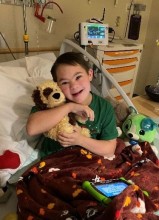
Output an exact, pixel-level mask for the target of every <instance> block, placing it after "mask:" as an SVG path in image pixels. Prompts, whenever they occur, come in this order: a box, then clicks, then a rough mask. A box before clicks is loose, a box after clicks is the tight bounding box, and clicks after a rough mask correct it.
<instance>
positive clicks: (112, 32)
mask: <svg viewBox="0 0 159 220" xmlns="http://www.w3.org/2000/svg"><path fill="white" fill-rule="evenodd" d="M111 33H113V36H112V38H111V40H109V42H110V43H111V42H113V40H114V37H115V31H114V29H113V30H112V32H111Z"/></svg>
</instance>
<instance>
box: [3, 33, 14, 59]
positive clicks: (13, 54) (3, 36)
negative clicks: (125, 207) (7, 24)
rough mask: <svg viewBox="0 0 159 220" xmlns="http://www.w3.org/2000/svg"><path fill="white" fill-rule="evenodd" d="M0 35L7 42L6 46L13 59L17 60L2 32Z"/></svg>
mask: <svg viewBox="0 0 159 220" xmlns="http://www.w3.org/2000/svg"><path fill="white" fill-rule="evenodd" d="M0 35H1V37H2V39H3V40H4V42H5V44H6V46H7V48H8V50H9V51H10V53H11V55H12V57H13V59H14V60H16V58H15V56H14V54H13V53H12V51H11V49H10V47H9V45H8V43H7V41H6V39H5V37H4V36H3V34H2V32H0Z"/></svg>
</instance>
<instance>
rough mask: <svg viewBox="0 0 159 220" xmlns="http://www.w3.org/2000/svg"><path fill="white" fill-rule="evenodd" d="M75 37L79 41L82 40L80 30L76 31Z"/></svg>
mask: <svg viewBox="0 0 159 220" xmlns="http://www.w3.org/2000/svg"><path fill="white" fill-rule="evenodd" d="M74 39H75V41H77V42H78V43H79V41H80V35H79V31H76V32H75V33H74Z"/></svg>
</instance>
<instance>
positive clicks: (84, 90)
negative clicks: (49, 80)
mask: <svg viewBox="0 0 159 220" xmlns="http://www.w3.org/2000/svg"><path fill="white" fill-rule="evenodd" d="M51 74H52V76H53V80H54V81H56V82H57V83H58V85H59V87H60V88H61V90H62V92H63V93H64V95H65V97H66V98H67V100H68V101H69V102H68V103H66V104H64V105H62V106H59V107H57V108H53V109H49V110H45V111H37V109H35V108H33V111H32V112H33V113H32V114H31V115H30V117H29V119H28V122H27V132H28V134H29V135H36V134H40V133H44V132H46V131H48V130H50V129H51V128H52V127H54V126H55V125H56V124H57V123H58V122H59V121H60V120H61V119H62V118H63V117H64V116H65V115H67V114H68V113H71V112H72V113H75V114H77V115H79V116H82V117H83V118H84V119H87V121H86V124H85V126H86V127H87V128H88V129H89V130H90V132H91V138H88V137H85V136H83V135H81V134H80V132H79V131H78V129H77V128H75V129H74V132H73V133H72V134H68V133H61V134H59V135H58V142H56V141H54V140H51V139H49V138H45V139H44V142H43V144H42V149H41V153H42V154H41V155H42V157H43V156H46V155H48V154H51V153H54V152H56V151H59V150H61V149H62V148H63V147H69V146H73V145H79V146H82V147H85V148H86V149H87V150H89V151H91V152H92V153H95V154H98V155H101V156H106V157H111V156H113V155H114V152H115V149H116V138H117V136H118V133H117V129H116V122H115V114H114V110H113V107H112V106H111V104H110V103H109V102H108V101H106V100H105V99H103V98H101V97H99V96H97V95H95V94H93V93H92V92H91V80H92V78H93V70H92V69H91V68H90V67H89V63H88V61H86V60H85V59H84V57H83V55H82V54H80V53H75V52H67V53H64V54H62V55H61V56H59V57H58V58H57V60H56V61H55V63H54V64H53V66H52V69H51Z"/></svg>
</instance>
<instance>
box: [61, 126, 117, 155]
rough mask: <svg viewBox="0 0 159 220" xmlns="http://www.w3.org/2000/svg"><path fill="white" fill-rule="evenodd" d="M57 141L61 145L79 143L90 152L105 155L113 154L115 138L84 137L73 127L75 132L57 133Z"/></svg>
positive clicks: (66, 145)
mask: <svg viewBox="0 0 159 220" xmlns="http://www.w3.org/2000/svg"><path fill="white" fill-rule="evenodd" d="M58 141H59V142H60V144H61V145H62V146H63V147H68V146H72V145H79V146H82V147H84V148H85V149H87V150H89V151H91V152H92V153H95V154H98V155H100V156H106V157H111V156H113V155H114V152H115V149H116V139H112V140H96V139H93V138H89V137H85V136H83V135H82V134H80V132H79V131H78V129H77V128H75V132H74V133H72V134H67V133H62V134H59V135H58Z"/></svg>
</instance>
